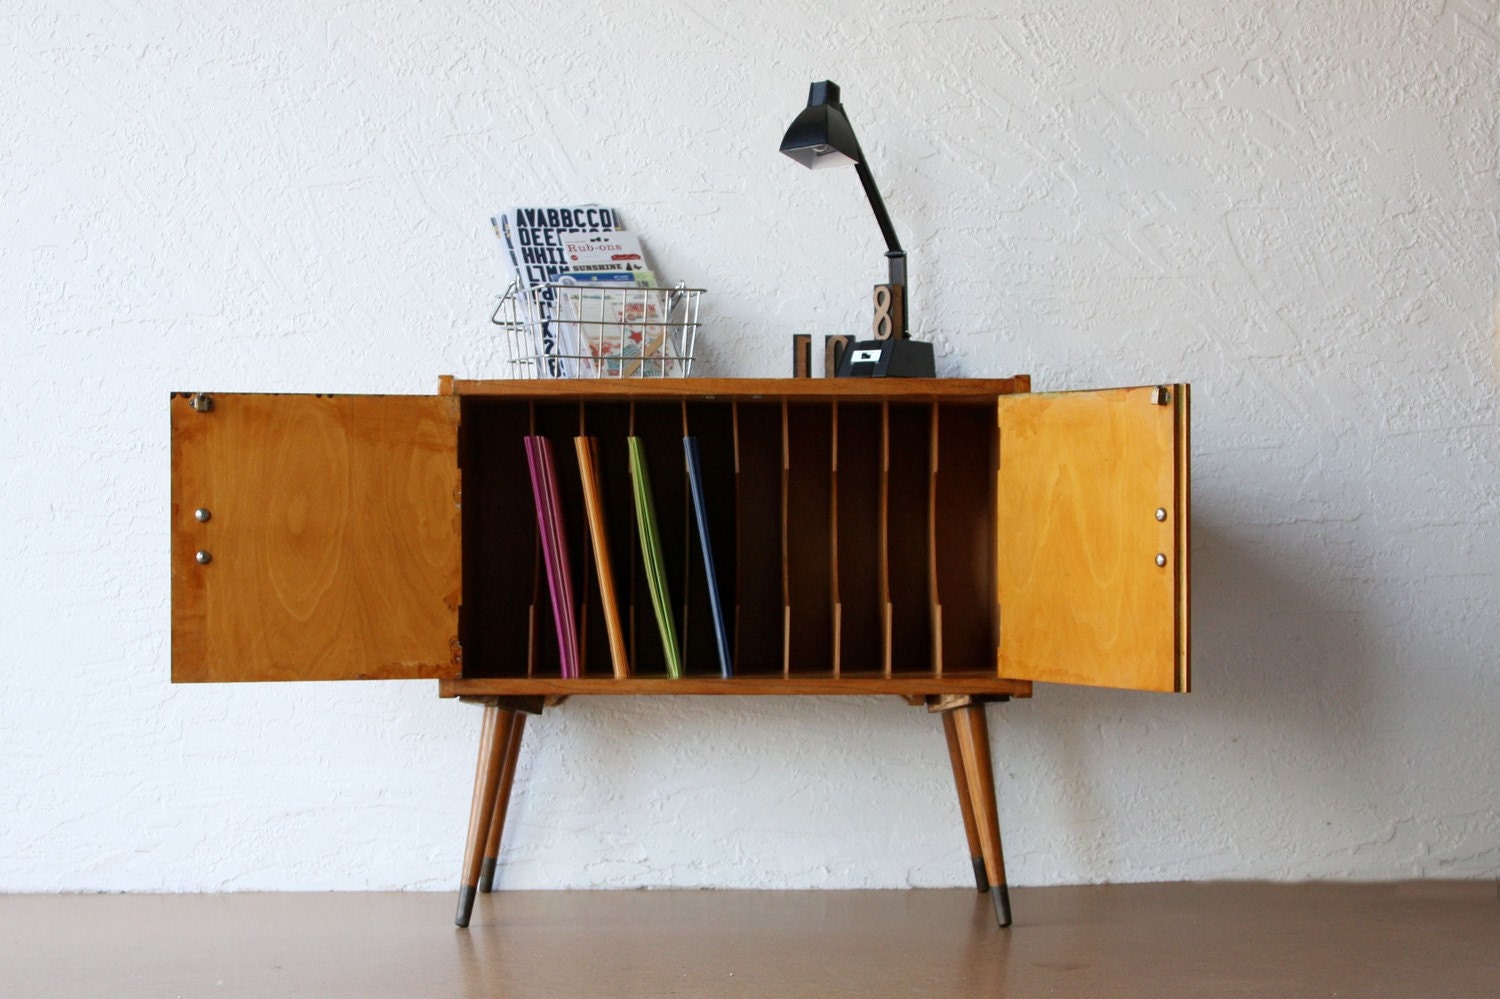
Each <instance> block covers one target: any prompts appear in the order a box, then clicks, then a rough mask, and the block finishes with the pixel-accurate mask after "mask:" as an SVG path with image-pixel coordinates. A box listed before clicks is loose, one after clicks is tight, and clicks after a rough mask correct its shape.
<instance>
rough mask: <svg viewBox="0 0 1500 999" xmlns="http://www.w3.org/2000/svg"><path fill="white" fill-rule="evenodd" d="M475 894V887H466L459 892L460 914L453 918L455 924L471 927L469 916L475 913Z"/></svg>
mask: <svg viewBox="0 0 1500 999" xmlns="http://www.w3.org/2000/svg"><path fill="white" fill-rule="evenodd" d="M475 894H476V892H475V891H474V886H473V885H464V886H463V887H462V888H460V889H459V890H458V914H457V915H456V916H454V917H453V922H454V923H455V924H456V925H458V926H468V925H469V916H471V915H473V913H474V896H475Z"/></svg>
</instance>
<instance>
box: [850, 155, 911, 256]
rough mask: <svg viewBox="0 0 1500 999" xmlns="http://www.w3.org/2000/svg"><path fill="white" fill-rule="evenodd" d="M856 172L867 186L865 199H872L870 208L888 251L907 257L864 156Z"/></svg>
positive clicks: (855, 166) (861, 181)
mask: <svg viewBox="0 0 1500 999" xmlns="http://www.w3.org/2000/svg"><path fill="white" fill-rule="evenodd" d="M854 172H855V173H857V174H859V182H860V183H861V184H863V185H864V186H865V197H867V198H869V199H870V207H871V208H873V209H875V221H876V222H877V223H878V224H879V225H880V234H881V235H882V236H884V237H885V247H886V250H887V251H889V253H899V254H901V255H902V256H905V255H906V251H905V250H903V249H901V241H900V240H898V239H897V238H896V227H895V226H893V225H891V216H890V213H889V212H887V211H886V210H885V201H884V200H883V199H882V198H881V197H880V189H879V188H877V187H876V186H875V177H874V176H873V175H872V174H871V173H870V168H869V167H867V166H865V161H864V157H863V156H861V157H860V160H859V162H858V163H856V164H854Z"/></svg>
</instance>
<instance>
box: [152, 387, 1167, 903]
mask: <svg viewBox="0 0 1500 999" xmlns="http://www.w3.org/2000/svg"><path fill="white" fill-rule="evenodd" d="M1028 389H1029V380H1028V379H1026V378H1024V377H1019V378H1009V379H996V380H943V379H938V380H929V379H912V380H885V379H879V380H876V379H868V380H867V379H840V380H818V381H814V380H807V379H802V380H790V381H787V380H751V379H719V380H680V379H662V380H641V381H629V382H625V381H551V382H547V381H542V382H537V381H531V382H489V381H454V380H452V379H446V378H445V379H443V381H442V386H441V391H440V393H439V394H438V395H434V396H430V397H411V396H326V395H304V396H297V395H243V394H227V393H226V394H218V393H196V394H190V393H178V394H174V395H173V396H172V398H171V410H172V412H171V416H172V678H173V680H174V681H178V682H196V681H229V680H330V679H397V678H412V679H416V678H426V679H437V680H438V681H439V690H440V693H442V694H443V695H445V696H467V697H479V698H484V699H487V702H488V704H489V706H490V707H491V708H493V709H495V710H497V711H500V712H501V713H502V715H503V725H507V726H510V727H508V728H503V730H502V721H493V723H492V719H490V717H489V715H488V714H487V717H486V733H487V734H486V737H485V744H486V746H487V747H489V748H488V749H486V750H485V752H487V753H489V754H490V755H489V757H485V756H483V755H482V758H481V766H480V775H479V780H478V782H477V785H478V786H479V788H480V789H481V790H483V786H484V784H485V780H486V774H487V773H488V772H489V770H494V772H495V775H494V777H493V779H492V781H491V784H492V785H493V790H494V791H495V793H496V794H498V788H499V785H500V783H501V782H502V777H503V774H504V772H505V770H506V754H507V753H513V751H514V750H513V749H512V748H511V747H512V744H515V745H517V746H518V745H519V734H518V733H519V727H518V726H519V724H520V721H516V720H515V716H514V711H515V710H516V709H517V708H518V707H520V708H525V707H533V706H536V705H540V704H542V703H545V700H544V699H546V698H553V699H556V698H558V697H562V696H571V695H582V694H669V693H694V694H700V693H713V694H872V693H889V694H897V695H901V696H904V697H906V698H907V699H909V700H911V701H913V702H914V703H928V704H930V705H931V706H932V707H934V708H936V709H943V710H947V709H959V708H961V709H965V710H969V711H972V709H973V708H974V707H975V706H976V705H977V706H979V709H980V711H981V714H979V715H978V719H977V722H976V721H975V719H974V718H973V716H972V715H967V716H964V717H965V718H967V719H968V720H967V721H965V722H963V723H962V724H959V725H956V726H955V725H953V724H951V723H952V721H953V718H952V717H947V718H946V720H947V721H948V722H949V723H950V724H949V726H948V735H949V744H950V748H951V749H952V750H953V752H954V754H955V755H954V757H953V760H954V767H955V777H956V778H957V780H958V782H959V786H960V796H961V799H962V800H963V803H964V804H965V805H966V806H969V805H978V806H979V811H980V813H981V814H979V817H978V818H977V819H975V820H973V821H971V822H969V823H968V825H969V829H970V832H971V837H970V839H971V846H972V847H974V849H973V850H971V852H973V853H974V855H975V856H976V857H980V855H981V853H982V852H983V851H982V850H979V849H978V847H979V846H981V845H982V844H980V843H978V841H976V840H975V830H976V828H980V827H983V826H984V824H985V821H986V819H985V817H984V815H983V814H982V813H983V811H984V808H983V803H982V802H977V801H976V799H975V795H980V796H982V794H983V793H984V792H985V791H987V792H988V794H989V795H990V805H989V808H990V809H991V811H992V810H993V788H992V786H991V787H987V788H978V789H976V788H974V787H972V786H971V787H969V788H968V789H965V785H966V784H969V785H973V784H974V783H975V782H976V781H977V782H978V783H981V784H988V780H989V778H988V747H987V744H984V743H983V737H984V734H983V731H982V722H983V715H982V703H983V699H985V698H1001V697H1007V696H1028V695H1029V694H1030V693H1031V682H1032V681H1050V682H1060V683H1074V684H1091V685H1100V686H1111V687H1127V688H1135V689H1143V690H1162V691H1185V690H1186V689H1187V688H1188V640H1187V639H1188V543H1187V542H1188V387H1187V386H1186V385H1166V386H1147V387H1143V388H1127V389H1108V390H1101V391H1086V392H1066V393H1057V394H1032V393H1030V392H1029V391H1028ZM529 434H539V435H543V436H547V437H549V438H551V439H552V440H554V441H556V442H557V444H558V446H557V447H556V448H555V449H554V450H555V454H556V455H557V458H558V474H559V480H560V483H561V487H562V507H563V521H564V524H565V533H566V535H567V536H568V542H569V554H570V561H571V565H572V575H573V578H574V580H575V581H576V583H577V584H578V585H577V591H576V594H575V596H576V603H577V605H578V606H577V607H576V618H577V620H578V622H579V633H580V650H581V660H582V675H581V676H580V677H578V678H576V679H564V678H563V677H562V676H561V675H560V669H559V654H558V648H557V641H556V638H555V636H554V632H553V629H552V627H551V622H552V618H551V613H552V611H551V608H550V607H548V606H547V592H548V591H547V586H546V582H545V579H544V578H543V573H542V570H541V567H540V553H539V546H538V536H537V527H536V517H535V508H534V505H533V497H532V490H531V481H530V476H529V472H528V466H527V459H526V454H525V450H524V447H523V443H522V438H523V437H525V436H527V435H529ZM687 434H691V435H693V436H696V437H697V438H698V440H699V446H700V450H701V454H702V463H703V471H704V485H705V497H706V500H707V503H706V506H707V508H708V510H709V511H710V531H709V534H710V538H711V540H712V543H713V547H714V552H715V556H716V559H717V563H718V574H717V575H718V578H719V584H720V586H721V590H722V593H723V596H724V607H725V618H726V623H727V625H728V627H729V628H730V629H731V631H732V653H733V666H734V675H733V676H732V677H728V678H726V677H723V676H721V675H720V667H719V661H718V658H717V655H716V652H715V645H714V631H713V619H712V617H711V614H710V609H709V601H708V597H707V587H706V585H705V577H704V574H703V566H702V562H701V560H700V559H699V557H698V548H697V540H696V534H695V533H694V532H695V530H696V528H695V526H694V521H693V516H692V510H691V507H690V505H689V504H690V499H689V495H688V488H687V478H686V473H685V464H684V459H683V443H682V441H683V437H684V436H685V435H687ZM580 435H587V436H592V437H594V438H596V439H597V440H598V443H599V458H600V468H601V472H602V478H601V486H602V494H603V500H604V506H605V509H607V511H608V517H607V522H608V526H609V535H610V540H611V546H610V553H611V561H612V565H613V567H614V572H615V576H616V593H617V600H616V604H617V607H618V610H619V614H620V617H621V621H622V624H623V629H622V630H623V637H624V640H625V643H626V649H627V653H628V658H629V660H630V675H629V676H626V677H619V676H617V675H616V671H615V669H614V668H613V666H612V657H611V655H610V650H609V644H608V642H607V640H606V629H605V627H604V623H603V610H604V608H603V604H602V601H601V597H600V588H599V586H598V585H597V580H596V573H595V571H594V567H593V565H592V561H591V560H592V557H593V556H592V552H591V546H590V541H589V537H590V536H589V531H588V526H587V522H586V519H585V517H584V510H583V495H582V488H581V485H580V480H579V476H578V466H577V463H576V459H575V458H574V451H573V446H572V438H574V437H576V436H580ZM632 436H634V437H638V438H640V439H641V440H642V442H643V444H644V447H645V449H646V451H647V454H648V457H649V467H650V469H651V473H652V476H651V488H652V491H653V493H654V496H655V501H656V505H657V512H658V517H659V521H660V524H661V543H662V549H663V553H664V556H665V563H666V574H667V581H668V588H669V590H670V592H671V593H672V594H673V599H674V606H675V607H676V608H677V610H678V613H677V618H676V624H677V629H678V632H679V636H678V637H679V642H680V645H681V648H682V649H683V652H684V675H683V676H681V677H679V678H670V677H668V675H667V670H666V666H665V659H664V654H663V649H662V642H661V638H660V634H659V632H658V630H657V625H656V620H655V618H654V616H653V612H652V608H651V604H650V598H649V595H648V592H647V588H646V583H645V575H644V572H645V570H644V568H643V564H642V559H641V557H640V554H639V548H638V546H637V536H636V531H635V525H634V522H633V519H632V518H633V516H634V514H633V505H632V493H631V486H630V482H629V478H628V474H627V458H626V440H627V438H628V437H632ZM966 746H967V747H969V748H968V749H967V750H965V749H964V747H966ZM975 746H982V755H983V756H984V761H983V766H982V767H981V768H978V769H976V767H978V761H977V760H974V759H970V757H971V756H973V755H974V753H975V752H978V750H975V749H974V747H975ZM497 760H498V762H496V761H497ZM510 762H511V765H512V766H513V762H514V761H513V756H512V758H511V760H510ZM480 797H481V796H477V797H476V815H477V814H478V810H479V808H480V805H481V804H482V802H481V801H480ZM502 797H503V796H502ZM501 810H502V811H503V805H502V806H501ZM969 812H970V809H969V808H967V807H966V809H965V815H966V818H967V817H969ZM975 822H977V823H978V826H976V825H975V824H974V823H975ZM481 825H483V823H481ZM487 831H488V830H487V829H484V830H480V832H481V835H480V836H479V839H480V840H481V841H483V840H484V839H485V838H486V834H487ZM980 831H981V832H982V829H980ZM474 832H475V830H473V829H471V841H472V839H473V835H474ZM981 838H983V837H982V836H981ZM994 839H995V843H994V850H993V852H994V853H995V854H996V858H995V862H994V863H995V864H998V863H999V860H998V852H999V848H998V826H996V827H995V830H994ZM471 847H472V842H471ZM984 859H985V862H986V864H988V858H984ZM976 863H978V861H976ZM989 866H994V865H989ZM995 873H997V872H993V871H992V872H991V874H992V875H993V874H995ZM989 880H990V881H991V882H992V883H1000V884H1003V875H1002V876H1001V877H1000V879H999V881H996V878H995V877H994V876H991V877H990V878H989ZM461 915H462V913H461ZM466 919H467V917H466V915H465V916H464V918H463V919H462V920H461V921H466Z"/></svg>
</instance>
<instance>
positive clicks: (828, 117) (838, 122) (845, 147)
mask: <svg viewBox="0 0 1500 999" xmlns="http://www.w3.org/2000/svg"><path fill="white" fill-rule="evenodd" d="M781 151H782V152H783V153H786V154H787V155H788V156H790V157H791V158H792V159H794V160H796V161H797V162H798V163H801V164H802V165H803V166H805V167H811V168H813V169H815V170H817V169H821V168H823V167H832V166H849V165H850V164H854V163H859V162H860V161H861V160H863V159H864V154H863V153H862V152H860V148H859V140H857V139H855V137H854V129H853V128H852V127H850V125H849V119H848V118H847V117H845V116H844V108H843V105H841V104H840V103H839V88H838V84H836V83H830V82H829V81H827V80H824V81H821V82H819V83H814V84H813V85H812V90H811V92H810V93H809V94H808V98H807V107H805V108H803V109H802V112H801V113H800V114H799V115H797V117H796V118H795V119H794V120H793V121H792V124H791V127H790V128H788V129H787V130H786V135H785V136H784V137H783V138H782V140H781Z"/></svg>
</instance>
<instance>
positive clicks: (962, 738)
mask: <svg viewBox="0 0 1500 999" xmlns="http://www.w3.org/2000/svg"><path fill="white" fill-rule="evenodd" d="M951 713H952V714H953V716H954V719H953V721H954V727H955V728H957V729H958V748H959V752H960V753H961V754H962V756H963V761H964V771H965V774H966V775H967V776H968V778H969V797H970V800H972V801H973V803H974V824H975V826H976V827H977V830H978V833H979V849H980V852H981V853H982V854H983V855H984V867H985V873H986V874H988V875H989V881H990V887H991V889H992V897H993V899H994V902H995V918H996V920H998V921H999V923H1000V925H1001V926H1009V925H1010V891H1009V890H1008V888H1007V887H1006V883H1005V854H1004V853H1003V852H1002V851H1001V848H1000V812H999V809H998V807H997V806H996V804H995V774H994V771H993V770H992V769H991V767H990V730H989V726H988V725H987V724H986V722H985V719H984V704H983V703H977V704H969V705H966V706H965V707H961V708H954V709H953V711H952V712H951Z"/></svg>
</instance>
